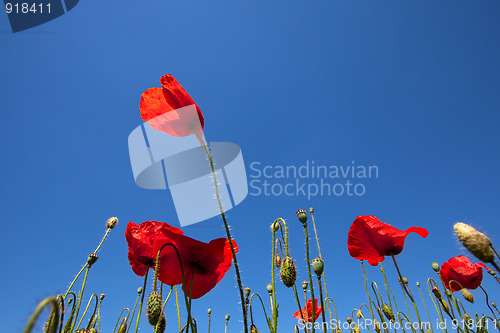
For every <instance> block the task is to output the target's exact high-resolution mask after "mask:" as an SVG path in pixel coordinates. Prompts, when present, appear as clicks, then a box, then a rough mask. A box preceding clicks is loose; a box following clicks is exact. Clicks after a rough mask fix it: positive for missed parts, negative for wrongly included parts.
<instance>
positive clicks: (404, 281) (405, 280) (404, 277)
mask: <svg viewBox="0 0 500 333" xmlns="http://www.w3.org/2000/svg"><path fill="white" fill-rule="evenodd" d="M403 283H404V284H408V279H407V278H406V276H403Z"/></svg>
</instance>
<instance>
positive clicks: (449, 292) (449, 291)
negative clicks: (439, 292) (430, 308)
mask: <svg viewBox="0 0 500 333" xmlns="http://www.w3.org/2000/svg"><path fill="white" fill-rule="evenodd" d="M444 294H445V295H446V296H448V297H451V290H448V289H446V290H445V291H444Z"/></svg>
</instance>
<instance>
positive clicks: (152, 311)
mask: <svg viewBox="0 0 500 333" xmlns="http://www.w3.org/2000/svg"><path fill="white" fill-rule="evenodd" d="M160 315H161V298H160V294H158V292H156V291H153V292H152V293H151V294H150V295H149V298H148V312H147V317H148V320H149V323H150V324H151V325H153V326H155V325H156V324H157V323H158V319H160Z"/></svg>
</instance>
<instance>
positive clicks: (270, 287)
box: [266, 283, 273, 294]
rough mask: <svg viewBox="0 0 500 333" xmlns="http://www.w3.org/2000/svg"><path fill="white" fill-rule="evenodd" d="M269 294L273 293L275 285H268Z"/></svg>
mask: <svg viewBox="0 0 500 333" xmlns="http://www.w3.org/2000/svg"><path fill="white" fill-rule="evenodd" d="M266 289H267V292H268V293H269V294H271V293H272V292H273V285H272V284H271V283H268V284H267V285H266Z"/></svg>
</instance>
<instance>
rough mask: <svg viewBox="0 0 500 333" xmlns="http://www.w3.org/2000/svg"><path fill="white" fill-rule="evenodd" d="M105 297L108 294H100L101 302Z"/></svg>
mask: <svg viewBox="0 0 500 333" xmlns="http://www.w3.org/2000/svg"><path fill="white" fill-rule="evenodd" d="M104 297H106V294H101V295H99V299H100V300H101V302H102V300H103V299H104Z"/></svg>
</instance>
